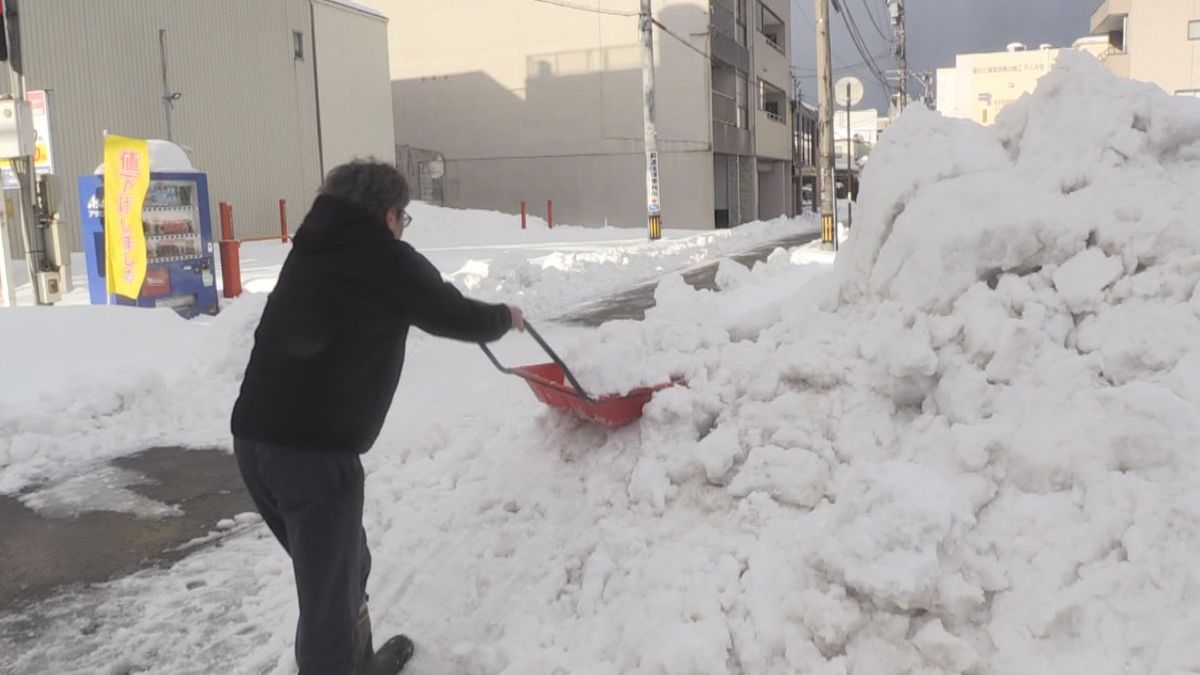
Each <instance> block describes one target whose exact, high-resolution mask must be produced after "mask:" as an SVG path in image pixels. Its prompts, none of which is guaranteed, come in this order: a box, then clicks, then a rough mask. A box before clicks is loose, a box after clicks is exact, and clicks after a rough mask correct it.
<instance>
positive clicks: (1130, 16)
mask: <svg viewBox="0 0 1200 675" xmlns="http://www.w3.org/2000/svg"><path fill="white" fill-rule="evenodd" d="M1091 30H1092V33H1093V34H1095V35H1102V36H1106V37H1107V38H1108V40H1107V45H1106V49H1104V50H1103V51H1102V52H1101V53H1100V54H1099V55H1098V56H1099V58H1100V60H1101V62H1103V63H1104V65H1105V66H1107V67H1108V69H1109V70H1111V71H1113V72H1114V73H1116V74H1117V75H1121V76H1123V77H1129V78H1132V79H1135V80H1141V81H1143V82H1153V83H1154V84H1157V85H1158V86H1160V87H1162V88H1163V89H1164V90H1166V91H1167V93H1169V94H1176V95H1179V96H1200V0H1107V1H1106V2H1104V3H1103V4H1101V5H1100V7H1099V8H1098V9H1097V10H1096V11H1095V13H1093V14H1092V21H1091Z"/></svg>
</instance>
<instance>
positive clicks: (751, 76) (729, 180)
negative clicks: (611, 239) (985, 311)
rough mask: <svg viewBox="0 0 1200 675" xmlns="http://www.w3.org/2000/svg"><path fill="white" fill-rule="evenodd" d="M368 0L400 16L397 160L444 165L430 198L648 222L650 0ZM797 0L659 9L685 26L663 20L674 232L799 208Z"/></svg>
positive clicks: (586, 221) (661, 56)
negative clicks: (795, 160) (793, 93)
mask: <svg viewBox="0 0 1200 675" xmlns="http://www.w3.org/2000/svg"><path fill="white" fill-rule="evenodd" d="M361 1H363V2H366V3H367V4H369V5H371V6H372V7H374V8H375V9H377V10H379V11H381V12H383V13H385V14H387V15H388V17H389V18H390V23H389V28H388V30H389V35H390V43H391V76H392V80H393V82H392V91H393V105H394V110H395V124H396V143H397V145H398V146H400V148H399V152H398V153H397V154H398V156H399V157H403V159H404V161H402V162H401V165H402V166H408V165H410V164H419V165H421V166H423V167H429V166H433V167H436V168H435V170H431V171H426V170H424V169H422V172H423V173H422V175H421V176H410V178H413V179H414V182H417V183H423V182H424V181H428V180H436V181H437V182H438V186H437V187H438V189H437V190H431V191H428V193H429V194H434V193H436V194H438V195H439V196H440V197H442V198H443V199H444V203H445V204H446V205H449V206H456V207H471V208H484V209H494V210H501V211H507V212H514V211H516V210H517V209H518V208H519V205H520V202H521V201H522V200H525V201H526V202H527V203H528V204H529V207H530V209H531V211H533V212H534V213H538V214H544V210H545V203H546V200H553V204H554V218H555V220H556V221H559V222H570V223H574V224H580V225H604V224H606V223H607V224H609V225H617V226H625V227H644V226H645V220H646V206H645V205H646V178H645V159H644V154H643V153H644V142H643V113H642V70H641V61H642V51H641V46H640V39H639V30H638V17H637V13H638V11H639V9H640V2H639V0H575V2H571V3H551V2H535V1H534V0H438V2H430V3H415V2H411V1H409V0H361ZM789 9H790V4H789V2H788V1H787V0H712V2H711V3H710V1H709V0H656V2H655V3H654V11H655V19H657V20H658V21H659V22H660V23H661V24H662V25H663V26H665V27H666V29H668V30H669V31H670V33H673V35H670V34H668V33H667V32H666V31H665V30H663V29H662V28H660V27H657V26H656V27H655V28H654V50H655V80H656V84H657V92H656V117H657V123H658V139H659V140H658V150H659V154H660V156H661V186H662V187H661V191H662V204H663V223H664V226H665V227H689V228H712V227H721V226H727V225H736V224H739V223H743V222H747V221H750V220H754V219H756V218H769V217H774V216H778V215H782V214H784V213H790V212H792V209H793V207H792V201H793V200H792V198H791V197H790V195H791V193H792V190H791V178H792V177H791V169H790V167H791V159H792V135H791V122H790V120H789V117H790V116H789V114H788V99H789V94H788V91H789V90H790V88H791V87H790V82H791V77H790V69H789V63H790V59H789V56H788V55H789V53H790V51H789V50H790V45H789V42H790V40H789ZM709 55H711V58H710V57H709ZM414 157H428V158H434V159H431V160H429V161H425V162H414V161H413V159H412V158H414ZM421 192H422V193H426V190H424V189H422V190H421Z"/></svg>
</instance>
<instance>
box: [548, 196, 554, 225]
mask: <svg viewBox="0 0 1200 675" xmlns="http://www.w3.org/2000/svg"><path fill="white" fill-rule="evenodd" d="M546 224H547V225H549V226H550V229H552V230H553V229H554V202H552V201H550V200H549V199H547V200H546Z"/></svg>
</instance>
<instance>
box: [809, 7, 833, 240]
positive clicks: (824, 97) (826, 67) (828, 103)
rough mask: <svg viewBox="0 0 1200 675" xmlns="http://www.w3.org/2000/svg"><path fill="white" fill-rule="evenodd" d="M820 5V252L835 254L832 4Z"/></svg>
mask: <svg viewBox="0 0 1200 675" xmlns="http://www.w3.org/2000/svg"><path fill="white" fill-rule="evenodd" d="M815 1H816V3H817V19H816V27H817V99H818V106H817V108H818V113H817V115H818V120H817V127H818V129H817V135H818V136H819V137H820V143H821V151H820V155H819V156H818V157H817V189H818V190H820V193H821V248H822V249H825V250H827V251H836V250H837V246H838V242H837V235H836V232H835V231H834V218H835V213H834V209H835V206H834V205H835V203H836V202H835V195H834V190H835V189H836V183H835V182H834V175H833V65H832V59H831V54H830V46H829V0H815Z"/></svg>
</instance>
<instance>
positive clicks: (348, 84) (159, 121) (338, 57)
mask: <svg viewBox="0 0 1200 675" xmlns="http://www.w3.org/2000/svg"><path fill="white" fill-rule="evenodd" d="M161 29H165V30H166V34H165V44H166V53H167V66H168V80H169V85H170V87H171V89H172V90H173V91H176V92H180V93H181V94H182V96H181V97H180V98H179V99H178V100H177V101H175V105H174V112H173V127H174V139H175V142H176V143H179V144H180V145H183V146H185V147H187V148H189V149H190V151H191V155H192V157H191V158H192V162H193V164H194V165H195V166H196V167H197V168H198V169H199V170H201V171H204V172H206V173H208V176H209V191H210V197H211V199H212V202H213V204H212V207H213V208H212V213H213V214H216V213H217V210H216V208H215V206H216V202H219V201H226V202H229V203H231V204H233V206H234V209H235V211H234V214H235V222H236V226H237V229H236V233H237V235H238V236H239V237H251V236H265V235H270V234H274V233H278V231H279V200H280V199H286V200H287V202H288V207H289V211H290V219H291V221H292V227H293V228H294V227H295V226H296V225H297V224H298V223H299V219H300V217H301V216H302V215H303V213H304V211H305V210H306V209H307V208H308V206H309V205H310V204H311V202H312V198H313V196H314V193H315V191H316V189H317V187H318V186H319V185H320V181H321V178H322V176H323V175H324V171H325V170H326V169H328V168H332V167H333V166H334V165H335V164H337V163H339V162H342V161H345V160H347V159H349V158H351V157H353V156H367V155H375V156H378V157H383V158H388V159H390V158H391V157H393V155H394V138H393V127H392V119H391V114H392V111H391V91H390V88H389V82H390V80H389V75H388V60H387V59H388V56H387V53H388V50H387V20H386V18H384V17H383V16H382V15H380V14H378V13H377V12H373V11H370V10H368V9H366V8H362V7H358V6H355V5H353V4H351V3H346V2H341V1H340V0H253V1H248V0H209V1H206V2H162V1H160V0H103V1H102V2H80V1H79V0H36V1H35V2H23V3H21V34H22V40H21V42H22V51H23V57H24V64H25V74H26V78H27V86H28V88H29V89H30V90H38V89H49V90H52V91H53V103H54V105H53V108H52V110H51V111H50V115H51V117H50V120H51V123H52V128H51V136H52V138H51V141H52V146H53V147H52V150H53V156H54V173H55V174H56V175H58V176H60V177H61V179H62V187H63V188H64V189H65V194H64V196H63V199H62V201H61V207H60V210H61V216H62V220H63V224H62V228H61V231H62V232H63V234H64V235H65V243H66V245H67V246H69V247H70V248H71V249H73V250H80V243H79V205H78V198H77V196H76V192H77V190H76V178H77V177H78V176H80V175H83V174H90V173H92V171H93V170H94V169H95V168H96V166H97V165H99V164H100V162H101V160H102V151H103V133H104V132H105V131H106V130H107V131H109V132H111V133H118V134H123V135H128V136H134V137H140V138H166V119H165V114H164V108H163V83H162V67H163V66H162V61H161V59H160V48H159V31H160V30H161ZM214 227H215V224H214ZM11 230H12V232H11V234H12V235H13V236H12V239H13V240H14V241H13V242H12V244H13V250H15V251H19V249H18V242H17V241H16V240H17V239H19V236H18V235H19V232H18V228H16V227H13V228H11Z"/></svg>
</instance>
